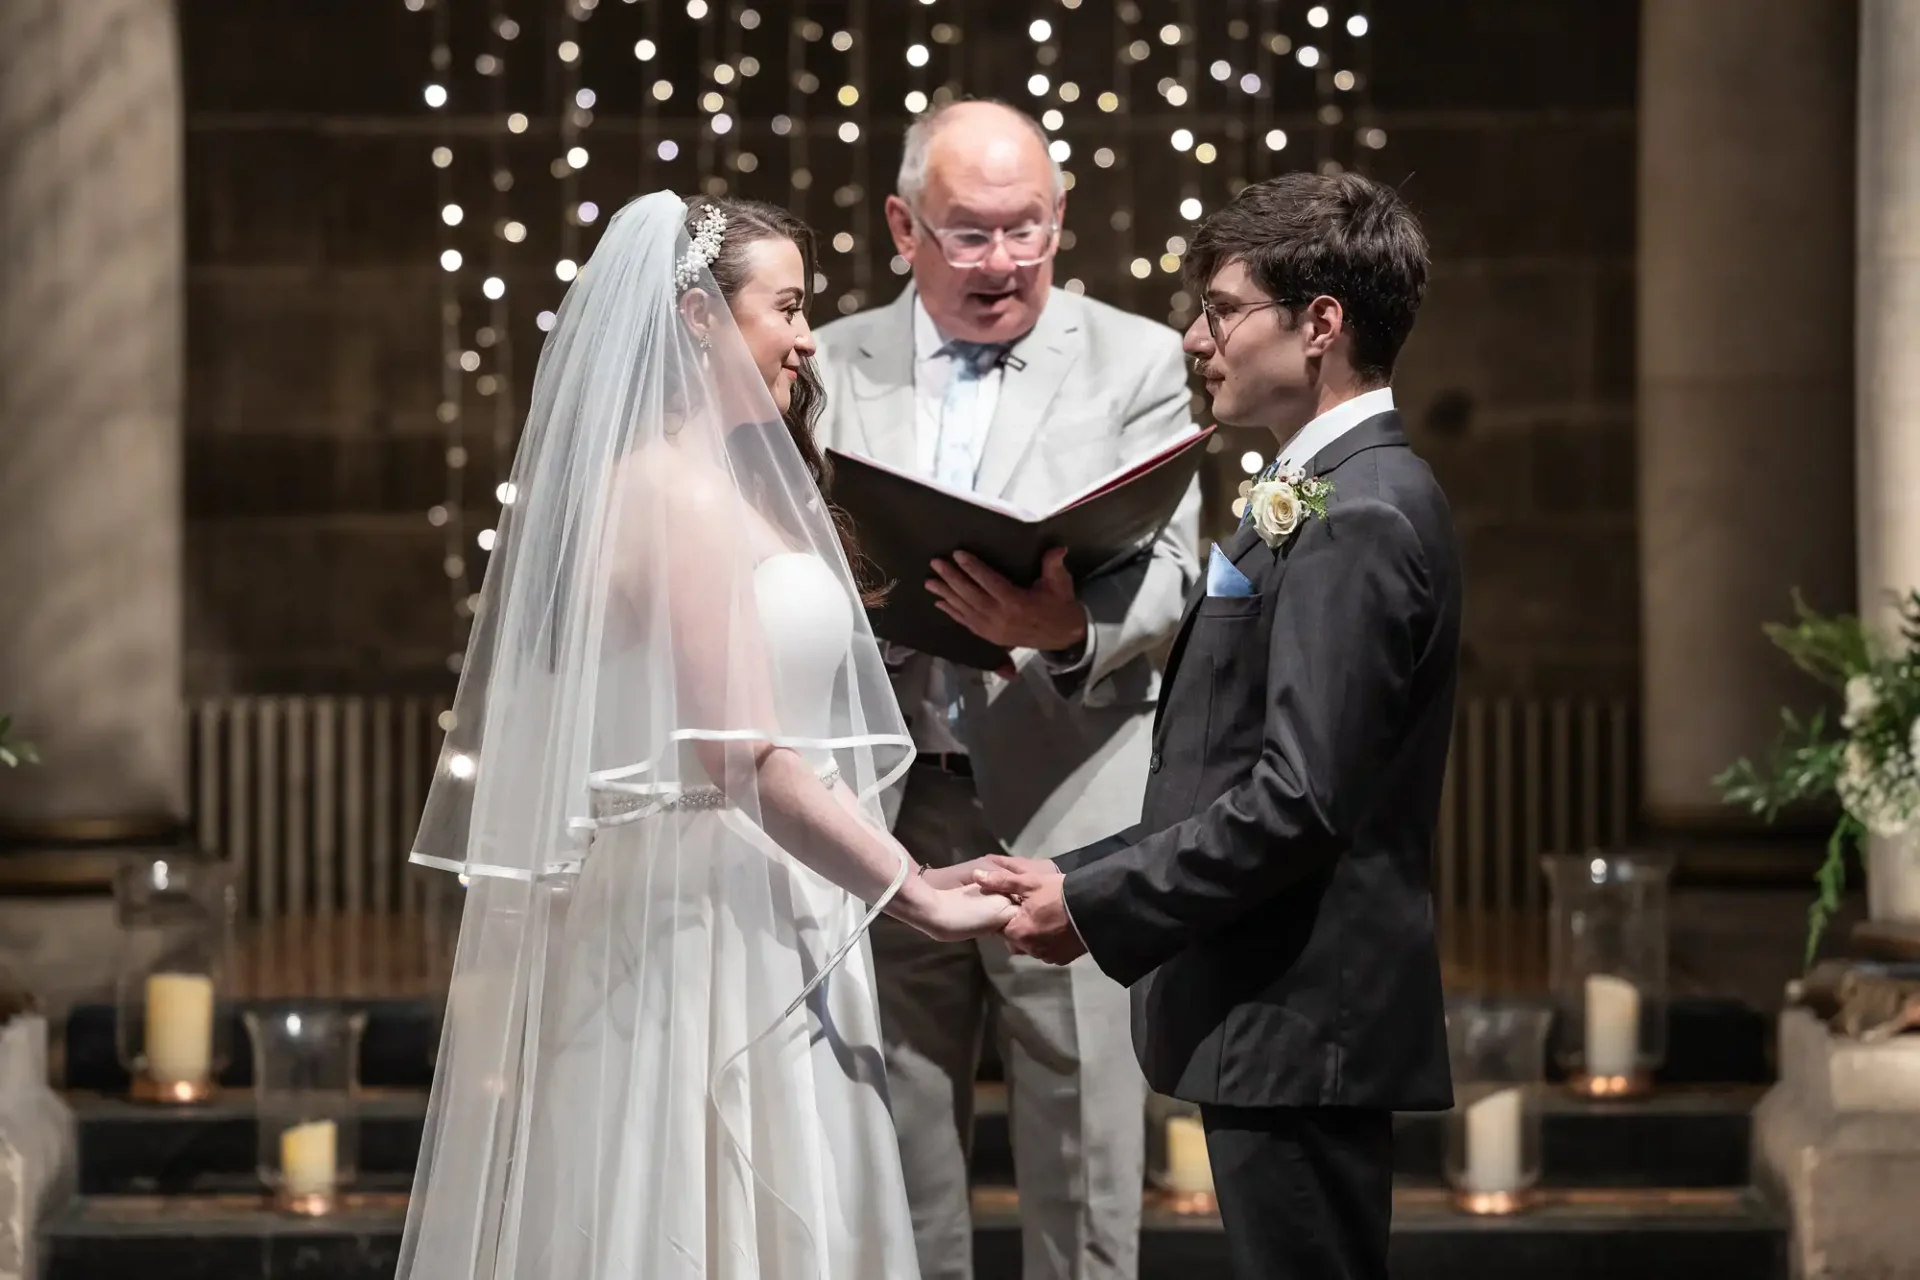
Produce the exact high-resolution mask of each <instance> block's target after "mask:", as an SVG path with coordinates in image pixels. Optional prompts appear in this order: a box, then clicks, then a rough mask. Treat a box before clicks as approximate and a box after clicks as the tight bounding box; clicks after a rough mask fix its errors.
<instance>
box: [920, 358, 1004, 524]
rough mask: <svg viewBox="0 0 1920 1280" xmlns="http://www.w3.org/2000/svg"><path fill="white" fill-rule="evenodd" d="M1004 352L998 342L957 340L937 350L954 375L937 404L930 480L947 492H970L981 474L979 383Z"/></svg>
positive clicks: (949, 378) (948, 380)
mask: <svg viewBox="0 0 1920 1280" xmlns="http://www.w3.org/2000/svg"><path fill="white" fill-rule="evenodd" d="M1005 352H1006V348H1005V347H1004V346H1001V345H1000V344H998V343H991V342H965V341H962V340H961V339H959V338H955V339H953V340H951V341H949V342H948V343H947V345H946V346H944V347H941V348H940V354H942V355H947V356H951V357H952V358H953V372H952V374H950V375H949V376H948V378H947V394H946V397H945V399H944V400H942V402H941V405H940V436H939V439H938V442H937V443H936V444H935V446H934V453H933V478H934V479H935V480H937V481H938V482H939V483H941V484H943V485H946V486H947V487H948V488H950V489H959V490H962V491H971V490H972V489H973V482H974V479H975V477H977V476H978V475H979V473H980V438H981V436H982V434H983V432H982V431H981V430H980V425H981V424H980V423H979V422H978V421H977V418H978V416H979V407H980V382H981V379H982V378H984V377H985V376H986V374H987V372H988V371H989V370H991V369H992V368H993V367H994V366H995V365H996V364H998V363H999V361H1000V357H1001V356H1002V355H1004V354H1005Z"/></svg>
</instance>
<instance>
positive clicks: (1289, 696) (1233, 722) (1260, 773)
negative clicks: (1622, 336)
mask: <svg viewBox="0 0 1920 1280" xmlns="http://www.w3.org/2000/svg"><path fill="white" fill-rule="evenodd" d="M1187 267H1188V271H1189V273H1190V277H1191V280H1192V285H1193V287H1194V288H1195V291H1196V292H1198V293H1200V294H1201V296H1202V299H1203V303H1202V306H1203V311H1204V314H1203V316H1202V318H1201V319H1200V320H1197V321H1196V322H1195V323H1194V325H1193V327H1192V328H1190V329H1189V330H1188V331H1187V336H1186V343H1185V345H1186V350H1187V352H1188V353H1189V354H1190V355H1191V356H1192V357H1193V361H1194V365H1195V367H1196V369H1198V371H1199V372H1200V373H1201V374H1202V375H1203V376H1204V377H1205V379H1206V383H1207V390H1208V393H1209V394H1210V395H1211V396H1212V398H1213V408H1214V412H1215V415H1216V416H1217V417H1218V418H1219V419H1220V420H1221V421H1222V422H1226V423H1231V424H1235V425H1240V426H1260V427H1265V428H1267V429H1268V430H1269V431H1271V432H1272V433H1273V437H1274V440H1275V441H1276V443H1277V444H1279V445H1280V446H1282V447H1281V450H1280V454H1279V456H1278V458H1277V459H1276V461H1275V465H1274V467H1272V468H1269V470H1268V472H1267V473H1266V474H1265V475H1264V476H1263V477H1262V479H1261V481H1260V482H1259V483H1257V484H1256V485H1255V486H1254V487H1253V490H1252V493H1251V496H1250V498H1249V500H1248V506H1249V509H1248V511H1247V515H1246V518H1245V520H1244V522H1243V524H1242V526H1241V528H1240V531H1239V532H1238V533H1236V534H1235V535H1234V536H1233V537H1232V538H1230V539H1229V540H1228V541H1227V542H1226V543H1225V544H1224V545H1217V546H1215V547H1214V548H1213V552H1212V558H1211V563H1210V564H1209V566H1208V569H1207V574H1206V584H1205V586H1204V588H1203V589H1201V590H1198V591H1196V592H1195V594H1194V596H1193V597H1192V599H1191V600H1190V601H1189V602H1188V606H1187V613H1186V617H1185V620H1184V621H1183V622H1182V624H1181V629H1180V632H1179V635H1178V638H1177V639H1176V640H1175V642H1174V648H1173V651H1172V654H1171V656H1170V658H1169V660H1168V670H1167V677H1166V684H1165V686H1164V687H1163V691H1162V694H1161V701H1160V706H1159V710H1158V713H1157V716H1156V720H1155V725H1154V741H1153V757H1152V762H1151V764H1150V765H1149V777H1148V782H1147V794H1146V801H1145V808H1144V813H1143V820H1142V821H1141V823H1140V824H1139V825H1138V826H1136V827H1134V828H1132V829H1130V830H1128V831H1126V832H1125V833H1123V834H1121V835H1119V836H1116V837H1112V838H1110V839H1108V840H1106V841H1103V842H1101V843H1099V844H1095V845H1091V846H1088V847H1086V848H1083V849H1080V850H1077V851H1075V852H1073V853H1069V854H1066V855H1064V856H1062V857H1060V858H1058V859H1055V860H1054V861H1053V862H1052V863H1045V862H1041V863H1037V864H1036V863H1032V862H1015V861H1012V860H1001V859H997V858H996V859H992V860H991V861H992V862H993V863H994V866H993V867H991V868H988V869H982V870H980V871H979V872H978V873H977V876H978V878H979V879H980V881H981V882H982V883H983V885H984V886H985V887H986V888H988V889H991V890H994V891H997V892H1004V893H1008V894H1010V895H1012V896H1015V897H1017V898H1019V899H1020V900H1021V910H1020V913H1019V914H1018V915H1017V916H1016V917H1015V918H1014V919H1013V921H1012V922H1011V923H1010V924H1009V925H1008V927H1007V939H1008V941H1009V942H1010V943H1011V944H1012V945H1013V947H1014V948H1015V949H1016V950H1019V951H1023V952H1025V953H1027V954H1030V955H1033V956H1036V957H1038V958H1040V959H1043V960H1047V961H1050V962H1052V963H1055V964H1064V963H1066V962H1068V961H1071V960H1072V959H1074V958H1075V957H1077V956H1079V955H1080V954H1082V953H1083V952H1090V953H1091V954H1092V956H1093V959H1094V962H1095V963H1096V964H1098V965H1099V966H1100V968H1101V969H1102V970H1104V971H1105V972H1106V973H1108V974H1110V975H1111V976H1112V977H1114V978H1115V979H1117V980H1118V981H1120V982H1122V983H1126V984H1128V985H1129V986H1131V987H1132V993H1133V1029H1134V1043H1135V1047H1136V1051H1137V1052H1138V1054H1139V1057H1140V1062H1141V1065H1142V1066H1143V1067H1144V1068H1145V1069H1146V1074H1147V1081H1148V1084H1149V1085H1150V1086H1151V1087H1152V1088H1153V1089H1155V1090H1156V1091H1158V1092H1161V1093H1165V1094H1170V1095H1172V1096H1174V1097H1176V1098H1183V1099H1186V1100H1188V1101H1192V1102H1197V1103H1199V1104H1200V1114H1201V1120H1202V1122H1203V1124H1204V1125H1205V1128H1206V1132H1207V1144H1208V1151H1209V1154H1210V1156H1211V1160H1212V1164H1213V1171H1214V1181H1215V1185H1216V1189H1217V1193H1218V1199H1219V1205H1220V1215H1221V1219H1222V1221H1223V1223H1224V1225H1225V1228H1226V1234H1227V1241H1228V1248H1229V1251H1230V1253H1231V1255H1232V1259H1233V1268H1234V1274H1235V1275H1236V1276H1239V1277H1241V1278H1242V1280H1255V1278H1256V1277H1258V1278H1260V1280H1266V1278H1268V1277H1281V1276H1284V1277H1287V1280H1335V1278H1336V1277H1338V1278H1342V1280H1344V1278H1348V1277H1369V1278H1372V1277H1379V1278H1382V1280H1384V1277H1385V1276H1386V1274H1387V1239H1388V1227H1389V1224H1390V1221H1391V1216H1392V1181H1393V1176H1392V1175H1393V1161H1392V1147H1393V1136H1392V1122H1393V1112H1394V1111H1396V1110H1441V1109H1444V1108H1446V1107H1448V1106H1450V1105H1451V1103H1452V1085H1451V1082H1450V1079H1449V1075H1448V1069H1447V1052H1446V1034H1445V1016H1444V1008H1443V1004H1442V999H1441V991H1440V966H1439V958H1438V955H1437V953H1436V950H1435V946H1434V928H1433V909H1432V903H1431V898H1430V894H1429V887H1428V881H1429V876H1430V865H1431V855H1432V849H1433V837H1434V826H1435V822H1436V819H1437V814H1438V809H1439V803H1440V783H1441V775H1442V773H1443V771H1444V770H1445V767H1446V759H1447V745H1448V740H1449V730H1450V727H1451V724H1452V719H1453V699H1454V685H1455V678H1456V662H1457V656H1458V649H1459V631H1460V564H1459V559H1458V555H1457V553H1456V550H1455V546H1454V531H1453V521H1452V517H1451V516H1450V514H1449V512H1448V509H1447V503H1446V499H1445V497H1444V496H1443V495H1442V494H1441V492H1440V487H1439V485H1437V484H1436V483H1435V482H1434V479H1433V475H1432V474H1431V473H1430V472H1429V471H1428V470H1427V467H1426V464H1425V463H1423V462H1422V461H1421V460H1420V459H1419V458H1418V457H1417V456H1415V454H1414V452H1413V450H1412V449H1410V448H1409V447H1408V444H1407V436H1406V433H1405V431H1404V429H1403V428H1402V426H1401V423H1400V417H1399V415H1398V414H1397V413H1396V412H1395V410H1394V404H1393V391H1392V389H1391V388H1390V386H1389V378H1390V376H1391V374H1392V371H1393V363H1394V358H1395V356H1397V355H1398V354H1399V351H1400V347H1401V344H1402V343H1403V342H1405V340H1406V338H1407V334H1408V332H1409V331H1410V330H1411V329H1412V328H1413V320H1414V314H1415V312H1416V311H1417V310H1418V309H1419V306H1420V299H1421V295H1422V294H1423V292H1424V291H1425V287H1426V274H1427V245H1426V240H1425V237H1424V236H1423V235H1422V233H1421V231H1420V227H1419V224H1418V223H1417V222H1416V221H1415V219H1414V217H1413V215H1412V214H1411V213H1410V212H1409V211H1408V210H1407V208H1406V207H1405V206H1404V205H1403V204H1402V203H1401V202H1400V199H1399V197H1398V196H1397V195H1396V194H1395V193H1394V192H1393V190H1392V189H1390V188H1388V187H1384V186H1381V185H1379V184H1378V183H1375V182H1371V181H1369V180H1368V179H1366V178H1363V177H1360V176H1359V175H1356V174H1341V175H1338V176H1323V175H1319V174H1306V173H1295V174H1288V175H1286V176H1284V177H1280V178H1276V179H1273V180H1271V181H1267V182H1262V183H1259V184H1256V185H1254V186H1251V187H1248V188H1246V189H1244V190H1243V191H1242V192H1241V193H1240V194H1239V195H1238V196H1237V197H1235V198H1234V200H1233V201H1232V202H1231V203H1230V204H1228V205H1227V206H1226V207H1225V208H1223V209H1221V210H1220V211H1219V212H1218V213H1216V214H1215V215H1214V216H1213V217H1211V218H1209V219H1208V220H1207V221H1206V223H1205V224H1204V225H1202V226H1201V228H1200V229H1199V232H1198V234H1197V235H1196V236H1195V238H1194V242H1193V247H1192V250H1191V251H1190V253H1189V255H1188V258H1187Z"/></svg>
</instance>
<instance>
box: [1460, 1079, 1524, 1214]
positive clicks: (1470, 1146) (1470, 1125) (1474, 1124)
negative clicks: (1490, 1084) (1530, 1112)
mask: <svg viewBox="0 0 1920 1280" xmlns="http://www.w3.org/2000/svg"><path fill="white" fill-rule="evenodd" d="M1525 1106H1526V1103H1525V1095H1524V1094H1523V1093H1522V1092H1521V1090H1519V1089H1518V1088H1512V1089H1501V1090H1498V1091H1497V1092H1494V1093H1490V1094H1488V1095H1487V1096H1486V1097H1484V1098H1481V1099H1480V1100H1479V1101H1478V1102H1475V1103H1473V1104H1471V1105H1470V1106H1468V1107H1467V1168H1466V1184H1467V1187H1468V1188H1469V1189H1470V1190H1473V1191H1477V1192H1502V1191H1519V1190H1520V1189H1521V1184H1522V1182H1523V1178H1522V1176H1521V1169H1522V1167H1523V1165H1522V1161H1521V1153H1520V1131H1521V1119H1522V1117H1523V1116H1524V1114H1525Z"/></svg>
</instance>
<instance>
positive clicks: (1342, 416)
mask: <svg viewBox="0 0 1920 1280" xmlns="http://www.w3.org/2000/svg"><path fill="white" fill-rule="evenodd" d="M1392 408H1393V388H1392V387H1378V388H1376V389H1374V390H1372V391H1363V392H1362V393H1360V394H1359V395H1357V396H1355V397H1354V398H1353V399H1351V400H1343V401H1341V402H1340V403H1339V404H1337V405H1335V406H1333V408H1331V409H1329V410H1327V411H1326V412H1325V413H1323V414H1321V415H1320V416H1319V417H1317V418H1315V419H1314V420H1313V421H1312V422H1309V423H1308V424H1307V425H1306V426H1304V427H1302V428H1300V429H1299V430H1298V431H1296V432H1294V433H1293V439H1291V440H1289V441H1287V444H1286V447H1285V448H1284V449H1282V450H1280V469H1281V470H1282V471H1285V470H1288V469H1290V468H1293V467H1304V466H1306V465H1307V464H1308V463H1309V462H1312V461H1313V459H1314V456H1315V455H1316V454H1318V453H1319V452H1320V451H1321V450H1322V449H1324V448H1326V447H1327V446H1328V445H1330V444H1332V443H1333V442H1334V441H1335V440H1338V439H1339V438H1340V437H1341V436H1343V435H1345V434H1347V432H1349V431H1351V430H1353V429H1354V428H1355V427H1357V426H1359V425H1360V424H1361V423H1363V422H1365V421H1366V420H1367V419H1368V418H1372V417H1376V416H1378V415H1380V414H1383V413H1386V412H1389V411H1390V410H1391V409H1392Z"/></svg>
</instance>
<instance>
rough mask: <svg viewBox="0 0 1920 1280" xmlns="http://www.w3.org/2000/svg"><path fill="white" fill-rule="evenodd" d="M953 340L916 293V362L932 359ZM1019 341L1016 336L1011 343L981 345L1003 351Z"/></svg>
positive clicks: (914, 353)
mask: <svg viewBox="0 0 1920 1280" xmlns="http://www.w3.org/2000/svg"><path fill="white" fill-rule="evenodd" d="M951 341H953V339H951V338H949V337H948V336H947V335H946V334H944V333H942V332H940V326H939V325H937V324H935V323H934V322H933V317H932V316H930V315H928V314H927V308H926V304H925V303H923V302H921V301H920V295H919V294H918V293H915V294H914V297H913V359H914V362H915V363H916V364H918V363H919V362H921V361H924V360H932V359H933V358H934V357H936V356H938V355H939V354H940V353H941V351H943V350H944V349H945V348H946V345H947V344H948V343H949V342H951ZM1018 342H1019V339H1017V338H1016V339H1015V340H1014V341H1013V342H1010V343H984V344H981V345H982V346H983V347H984V348H986V349H991V350H995V351H1001V350H1012V349H1013V347H1014V346H1015V345H1016V344H1017V343H1018ZM949 354H951V353H949Z"/></svg>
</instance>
